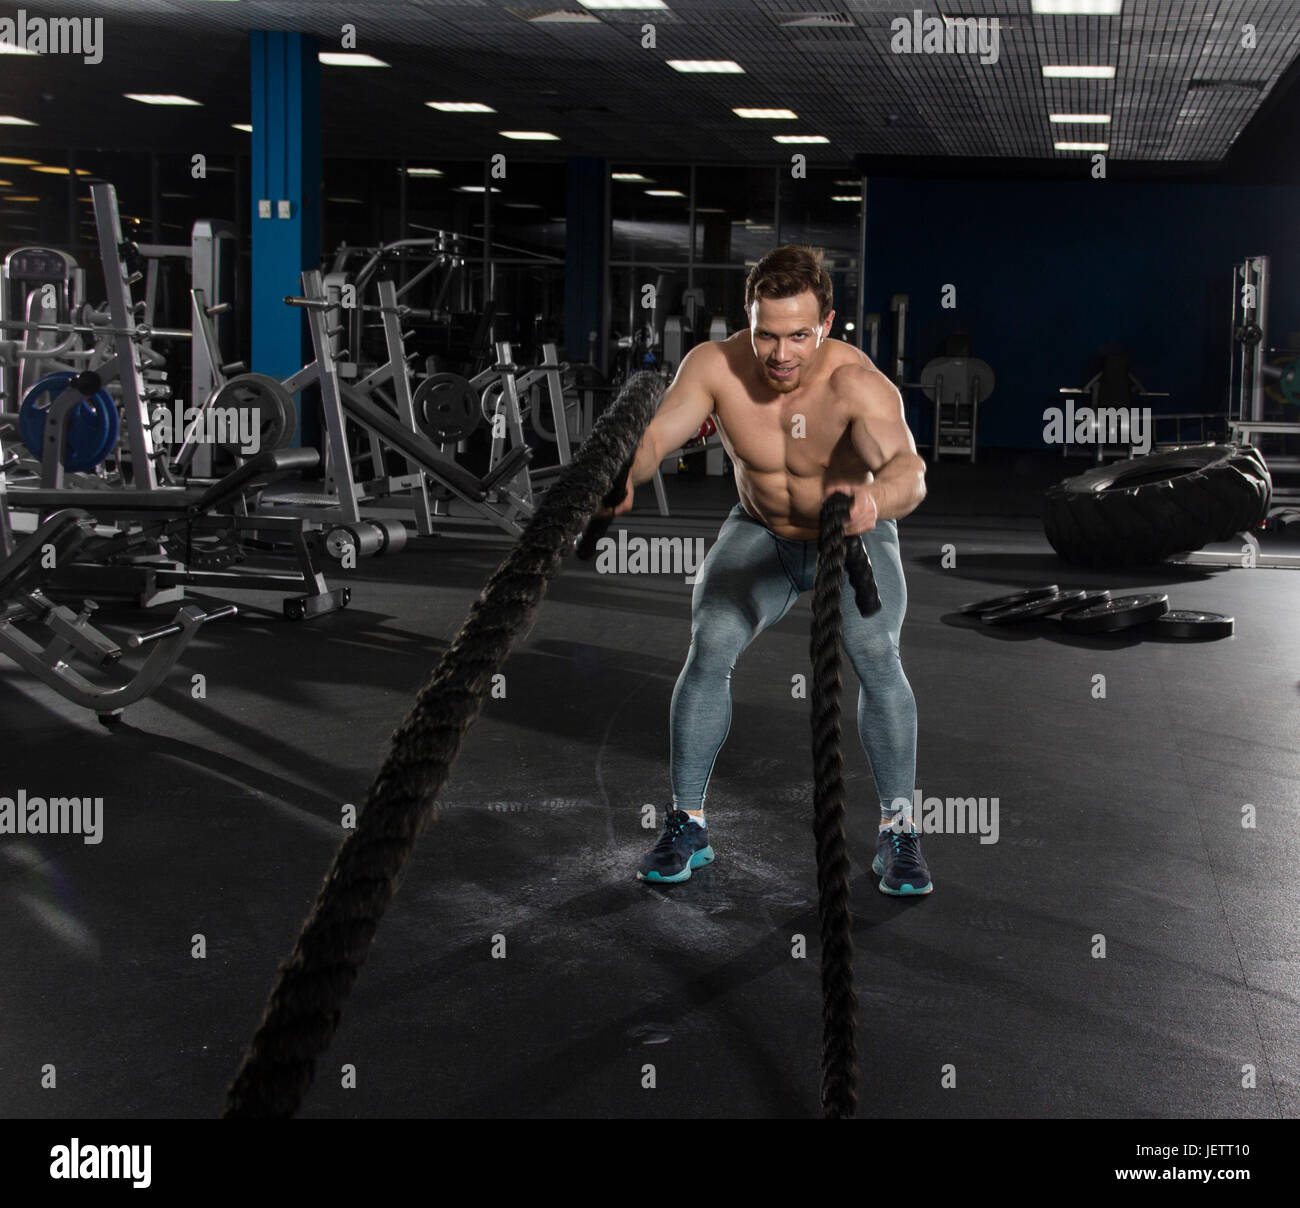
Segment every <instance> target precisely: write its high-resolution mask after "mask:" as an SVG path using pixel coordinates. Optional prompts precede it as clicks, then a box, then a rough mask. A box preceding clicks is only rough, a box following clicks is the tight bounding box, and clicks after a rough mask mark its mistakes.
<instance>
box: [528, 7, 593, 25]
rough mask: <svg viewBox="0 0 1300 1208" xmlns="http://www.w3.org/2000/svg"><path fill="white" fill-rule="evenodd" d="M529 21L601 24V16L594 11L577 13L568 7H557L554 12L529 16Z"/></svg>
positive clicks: (561, 23)
mask: <svg viewBox="0 0 1300 1208" xmlns="http://www.w3.org/2000/svg"><path fill="white" fill-rule="evenodd" d="M528 20H529V22H530V23H531V24H533V25H599V24H600V18H599V17H597V16H596V15H595V14H594V13H575V12H570V11H569V10H568V9H563V8H560V9H556V10H555V11H554V12H552V13H542V14H541V15H540V16H537V17H529V18H528Z"/></svg>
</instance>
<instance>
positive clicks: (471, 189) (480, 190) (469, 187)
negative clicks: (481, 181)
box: [456, 185, 501, 193]
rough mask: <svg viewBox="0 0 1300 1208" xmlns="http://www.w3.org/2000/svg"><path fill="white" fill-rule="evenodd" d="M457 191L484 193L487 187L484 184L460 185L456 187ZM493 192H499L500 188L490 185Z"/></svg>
mask: <svg viewBox="0 0 1300 1208" xmlns="http://www.w3.org/2000/svg"><path fill="white" fill-rule="evenodd" d="M456 192H457V193H486V192H487V188H486V187H485V186H484V185H460V186H459V187H458V188H457V189H456ZM492 192H493V193H500V192H501V190H500V189H498V188H497V187H496V186H495V185H493V186H492Z"/></svg>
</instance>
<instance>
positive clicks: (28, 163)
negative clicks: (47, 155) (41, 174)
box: [0, 155, 41, 168]
mask: <svg viewBox="0 0 1300 1208" xmlns="http://www.w3.org/2000/svg"><path fill="white" fill-rule="evenodd" d="M40 162H41V161H40V160H39V159H15V158H14V157H13V156H12V155H0V164H21V165H22V166H23V167H24V168H31V167H33V166H34V165H36V164H39V163H40Z"/></svg>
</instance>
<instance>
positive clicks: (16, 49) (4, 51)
mask: <svg viewBox="0 0 1300 1208" xmlns="http://www.w3.org/2000/svg"><path fill="white" fill-rule="evenodd" d="M36 53H38V52H37V51H34V50H28V49H27V47H25V46H15V45H14V44H13V43H12V42H0V55H34V54H36Z"/></svg>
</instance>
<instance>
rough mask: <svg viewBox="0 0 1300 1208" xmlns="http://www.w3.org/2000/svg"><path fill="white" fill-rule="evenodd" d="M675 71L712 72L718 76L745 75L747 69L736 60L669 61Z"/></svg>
mask: <svg viewBox="0 0 1300 1208" xmlns="http://www.w3.org/2000/svg"><path fill="white" fill-rule="evenodd" d="M668 66H669V67H671V68H672V69H673V70H674V71H688V72H698V73H705V72H712V73H714V74H716V75H744V74H745V69H744V68H743V67H742V66H741V65H740V64H739V63H737V62H736V61H735V60H734V59H669V60H668Z"/></svg>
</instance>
